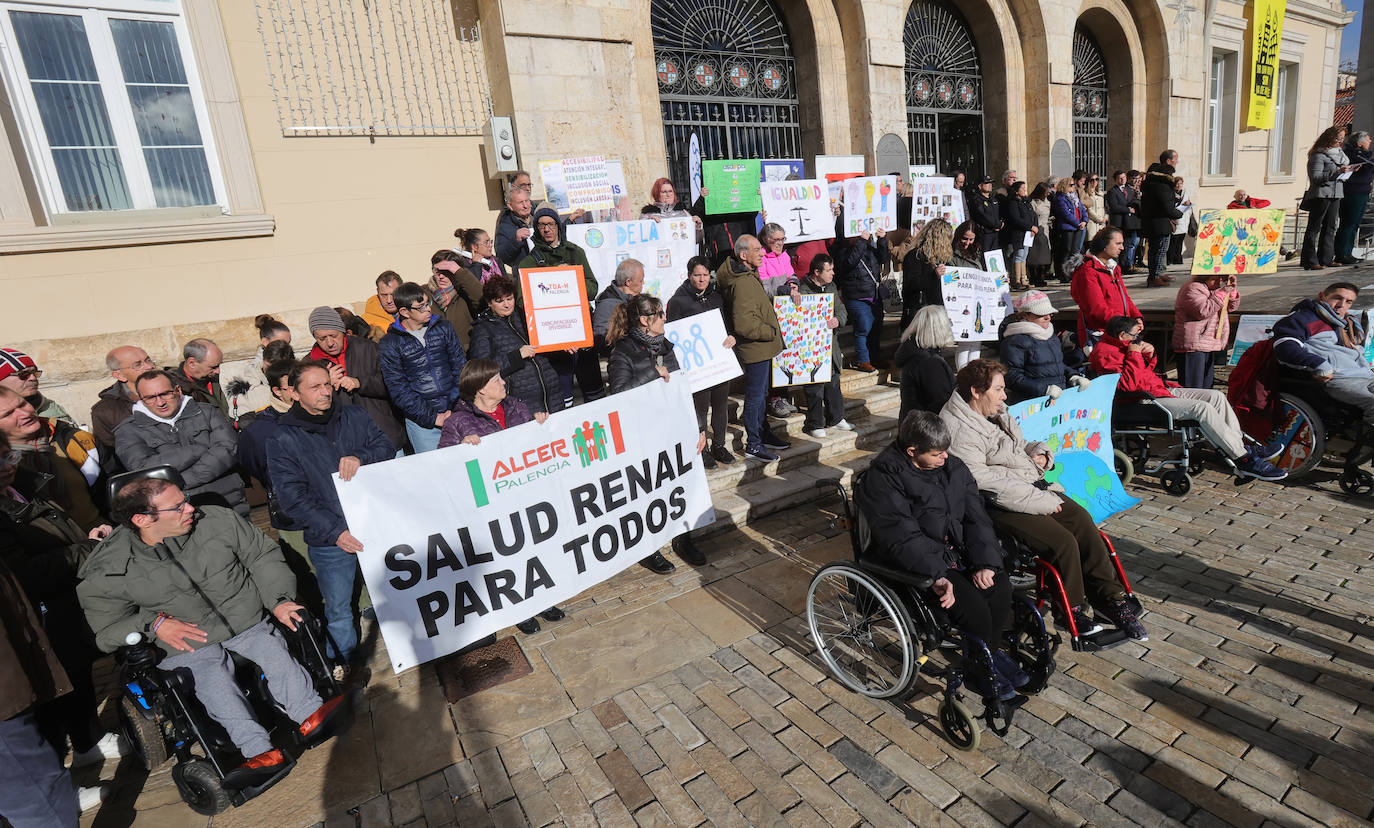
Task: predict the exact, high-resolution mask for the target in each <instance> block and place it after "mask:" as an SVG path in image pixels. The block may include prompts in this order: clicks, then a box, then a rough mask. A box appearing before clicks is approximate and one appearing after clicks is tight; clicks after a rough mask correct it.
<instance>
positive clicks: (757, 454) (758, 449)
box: [744, 446, 778, 463]
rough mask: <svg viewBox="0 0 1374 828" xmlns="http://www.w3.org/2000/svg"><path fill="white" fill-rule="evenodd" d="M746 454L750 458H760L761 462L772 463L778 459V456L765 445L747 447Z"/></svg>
mask: <svg viewBox="0 0 1374 828" xmlns="http://www.w3.org/2000/svg"><path fill="white" fill-rule="evenodd" d="M744 456H745V457H748V458H749V459H750V460H758V461H759V462H760V463H771V462H773V461H774V460H777V459H778V456H777V455H776V454H774V453H773V452H771V451H769V450H768V449H766V448H764V447H763V446H755V447H754V448H750V449H745V450H744Z"/></svg>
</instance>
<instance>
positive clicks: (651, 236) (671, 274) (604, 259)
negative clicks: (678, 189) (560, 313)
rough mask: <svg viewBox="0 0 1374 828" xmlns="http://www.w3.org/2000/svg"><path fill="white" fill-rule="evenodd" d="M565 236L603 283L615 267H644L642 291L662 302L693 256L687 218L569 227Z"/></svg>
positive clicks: (694, 250) (693, 243)
mask: <svg viewBox="0 0 1374 828" xmlns="http://www.w3.org/2000/svg"><path fill="white" fill-rule="evenodd" d="M567 234H568V241H570V242H572V243H573V244H576V245H577V246H579V247H581V248H582V251H583V252H584V253H586V254H587V263H588V264H590V265H591V267H592V272H593V273H602V274H605V276H604V277H603V278H604V279H605V280H606V281H607V283H609V281H610V278H611V274H614V273H615V268H616V265H618V264H620V263H621V262H622V261H624V260H626V259H638V260H639V262H640V263H641V264H643V265H644V288H643V290H644V292H645V293H650V294H653V295H654V296H657V297H658V298H660V299H662V300H663V301H665V302H666V301H668V297H670V296H672V295H673V291H675V290H677V288H678V285H680V284H682V280H683V279H685V278H686V277H687V260H688V259H690V258H692V257H693V256H695V255H696V254H697V241H696V227H695V226H693V224H692V218H691V216H673V217H670V218H663V219H660V220H658V221H653V220H652V219H638V220H635V221H608V222H601V223H598V224H569V225H568V228H567ZM593 298H594V297H593Z"/></svg>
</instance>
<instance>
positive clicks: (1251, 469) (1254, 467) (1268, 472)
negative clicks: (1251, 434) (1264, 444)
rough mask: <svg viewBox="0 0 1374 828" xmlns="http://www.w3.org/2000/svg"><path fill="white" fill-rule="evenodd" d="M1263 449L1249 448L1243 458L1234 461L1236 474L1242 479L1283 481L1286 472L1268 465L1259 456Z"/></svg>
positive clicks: (1286, 474)
mask: <svg viewBox="0 0 1374 828" xmlns="http://www.w3.org/2000/svg"><path fill="white" fill-rule="evenodd" d="M1261 451H1263V449H1259V448H1255V447H1253V446H1252V447H1251V448H1250V451H1249V452H1247V453H1246V455H1245V456H1244V457H1241V458H1238V459H1237V460H1236V461H1235V464H1236V473H1237V474H1239V475H1240V476H1242V477H1253V478H1256V479H1258V480H1269V481H1275V480H1283V479H1284V478H1285V477H1287V476H1288V472H1286V471H1284V470H1283V469H1281V468H1279V467H1278V466H1275V465H1274V464H1273V463H1270V462H1269V461H1268V460H1265V459H1263V458H1262V457H1261V456H1260V452H1261Z"/></svg>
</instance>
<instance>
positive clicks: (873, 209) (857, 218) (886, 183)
mask: <svg viewBox="0 0 1374 828" xmlns="http://www.w3.org/2000/svg"><path fill="white" fill-rule="evenodd" d="M896 229H897V176H895V175H875V176H869V177H865V178H850V179H847V180H846V181H845V182H844V234H845V235H846V236H857V235H859V234H860V233H872V232H874V231H877V230H896Z"/></svg>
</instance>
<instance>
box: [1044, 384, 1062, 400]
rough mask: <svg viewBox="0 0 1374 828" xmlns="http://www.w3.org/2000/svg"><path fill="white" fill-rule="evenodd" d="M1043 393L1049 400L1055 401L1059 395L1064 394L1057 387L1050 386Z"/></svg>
mask: <svg viewBox="0 0 1374 828" xmlns="http://www.w3.org/2000/svg"><path fill="white" fill-rule="evenodd" d="M1045 393H1046V394H1047V395H1049V398H1050V399H1052V400H1057V399H1059V395H1060V394H1063V393H1064V389H1062V388H1060V387H1059V386H1057V385H1051V386H1050V387H1049V388H1047V389H1045Z"/></svg>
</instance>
